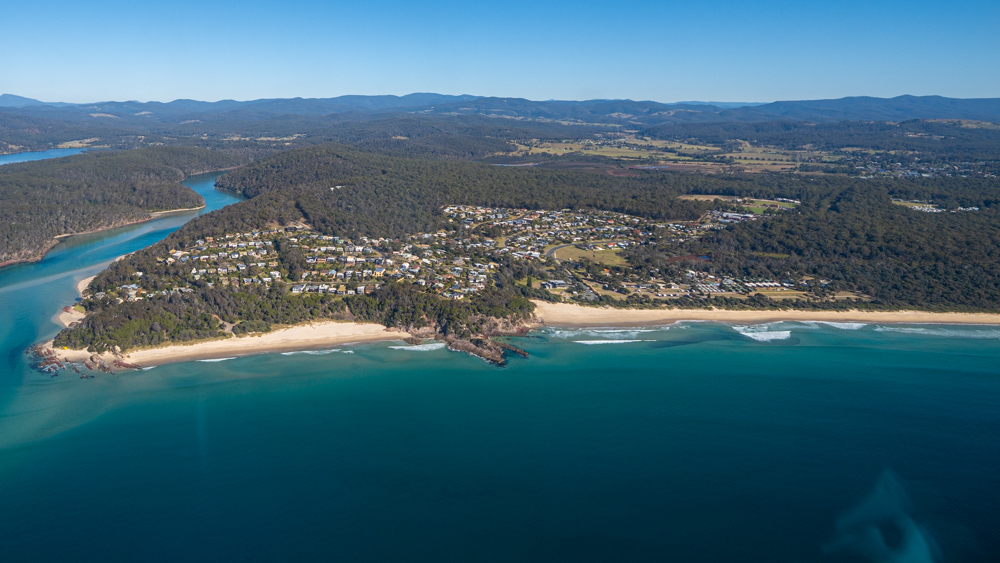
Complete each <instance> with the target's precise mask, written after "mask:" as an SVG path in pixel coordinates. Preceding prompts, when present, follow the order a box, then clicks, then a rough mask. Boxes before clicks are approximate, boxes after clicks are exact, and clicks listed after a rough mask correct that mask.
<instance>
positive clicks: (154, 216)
mask: <svg viewBox="0 0 1000 563" xmlns="http://www.w3.org/2000/svg"><path fill="white" fill-rule="evenodd" d="M204 208H205V206H204V205H202V206H200V207H181V208H178V209H170V210H167V211H150V212H149V217H146V218H145V219H140V220H138V221H130V222H128V223H122V224H121V225H113V226H110V227H104V228H101V229H94V230H92V231H83V232H80V233H66V234H62V235H56V236H55V237H53V239H52V241H51V242H50V243H49V244H48V246H46V247H45V248H43V249H42V250H41V251H40V252H39V254H37V255H35V256H32V257H30V258H19V259H17V260H8V261H6V262H0V268H6V267H7V266H14V265H17V264H34V263H35V262H41V261H42V260H44V259H45V256H46V255H48V253H49V251H50V250H52V249H53V248H55V247H56V246H58V245H59V243H61V242H63V239H65V238H69V237H76V236H82V235H92V234H94V233H100V232H104V231H110V230H111V229H120V228H122V227H130V226H132V225H140V224H142V223H145V222H147V221H152V220H153V219H158V218H159V217H161V216H163V215H169V214H171V213H181V212H183V211H198V210H199V209H204Z"/></svg>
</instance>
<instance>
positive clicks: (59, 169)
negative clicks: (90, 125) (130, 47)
mask: <svg viewBox="0 0 1000 563" xmlns="http://www.w3.org/2000/svg"><path fill="white" fill-rule="evenodd" d="M246 161H247V160H246V159H245V158H242V157H240V156H236V155H232V154H227V153H224V152H220V151H211V150H206V149H199V148H191V147H183V148H182V147H171V148H167V147H160V148H149V149H141V150H135V151H125V152H95V153H86V154H80V155H75V156H71V157H66V158H61V159H55V160H47V161H36V162H25V163H20V164H9V165H5V166H3V167H0V263H4V262H10V261H15V260H26V259H35V258H38V257H39V256H40V255H41V254H42V253H44V251H45V250H46V249H47V248H48V247H49V246H50V245H51V244H52V240H53V239H54V237H56V236H58V235H65V234H72V233H79V232H85V231H92V230H96V229H104V228H109V227H114V226H118V225H123V224H126V223H130V222H134V221H140V220H142V219H146V218H148V217H149V213H150V212H151V211H164V210H169V209H179V208H194V207H198V206H200V205H202V204H203V203H204V201H203V200H202V198H201V196H199V195H198V194H197V193H195V192H194V191H192V190H191V189H190V188H187V187H185V186H183V185H181V184H180V182H181V180H183V179H184V177H185V175H188V174H196V173H199V172H205V171H209V170H220V169H226V168H232V167H235V166H238V165H240V164H243V163H245V162H246Z"/></svg>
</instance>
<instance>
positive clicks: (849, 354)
mask: <svg viewBox="0 0 1000 563" xmlns="http://www.w3.org/2000/svg"><path fill="white" fill-rule="evenodd" d="M213 178H214V177H213V176H205V177H200V178H195V179H192V181H190V182H189V185H192V186H193V187H195V189H197V190H198V191H199V192H201V193H203V194H204V195H206V198H209V197H211V198H212V199H211V200H210V202H209V209H212V208H216V207H218V206H220V205H223V204H225V203H227V202H229V201H232V198H231V196H227V195H225V194H221V193H219V192H215V191H214V190H213V189H212V187H211V186H212V182H213V181H214V180H213ZM183 220H184V219H183V218H178V217H172V218H167V219H163V220H159V221H156V222H150V223H147V224H144V225H139V226H135V227H129V228H126V229H120V230H116V231H111V232H108V233H104V234H100V235H92V236H89V237H80V238H79V239H71V240H70V241H69V242H68V244H64V245H60V246H59V247H57V248H56V249H55V250H54V251H53V252H52V253H50V255H49V256H48V257H47V258H46V259H45V260H44V261H42V262H40V263H38V264H34V265H26V266H17V267H14V268H9V269H4V270H0V311H2V313H3V314H2V315H0V351H2V356H0V559H3V560H4V561H176V560H197V561H219V560H224V561H275V560H279V561H286V560H346V561H352V560H370V561H387V560H388V561H393V560H433V561H482V560H489V561H509V560H532V561H552V560H558V561H608V560H615V561H626V560H629V561H636V560H640V561H646V560H661V561H788V562H800V561H871V560H876V559H875V558H876V557H877V556H879V553H878V552H876V551H872V550H871V547H872V546H871V545H868V544H865V543H864V541H862V540H859V539H858V537H860V536H859V535H858V534H855V532H857V531H858V530H862V531H866V533H868V532H867V531H869V528H872V527H877V529H878V530H880V533H881V534H882V536H881V537H883V538H884V540H885V541H884V543H885V544H886V545H885V546H884V547H886V549H888V550H889V553H896V552H902V551H904V550H905V549H909V552H908V554H909V555H914V554H915V555H914V556H915V557H916V558H910V559H888V560H898V561H995V560H997V557H998V554H1000V510H998V507H1000V469H998V468H1000V327H960V326H891V325H874V324H872V325H861V324H852V323H848V324H824V323H772V324H768V325H759V326H746V327H733V326H728V325H724V324H716V323H681V324H677V325H671V326H667V327H649V328H642V329H622V328H607V329H567V328H547V329H544V330H541V331H538V332H537V333H535V334H534V335H533V336H532V337H530V338H520V339H516V340H515V342H516V344H517V345H518V346H521V347H523V348H525V349H526V350H528V351H529V352H530V354H531V356H530V357H529V358H527V359H521V358H514V359H512V361H511V362H510V364H509V366H508V367H505V368H496V367H492V366H490V365H488V364H486V363H484V362H482V361H481V360H479V359H476V358H473V357H469V356H466V355H464V354H460V353H454V352H450V351H448V350H446V349H443V348H441V347H440V346H435V345H425V346H420V347H411V346H406V345H404V344H402V343H399V342H395V343H392V342H390V343H376V344H365V345H357V346H339V347H336V348H332V349H330V350H323V351H313V352H309V353H290V354H266V355H260V356H252V357H245V358H235V359H229V360H224V361H216V362H189V363H184V364H176V365H169V366H160V367H156V368H153V369H149V370H146V371H142V372H134V371H132V372H121V373H119V374H116V375H113V376H108V375H101V376H98V377H97V378H96V379H93V380H80V379H76V378H75V376H74V375H72V374H64V375H60V376H59V377H57V378H48V377H45V376H41V375H39V374H36V373H33V372H31V371H29V370H27V368H26V367H25V365H24V362H23V359H22V358H23V355H22V353H21V351H22V350H23V348H24V346H26V345H28V344H31V343H33V342H35V341H38V340H40V339H42V338H45V337H48V336H51V335H52V334H54V333H55V332H56V331H57V330H58V328H57V327H56V326H55V325H54V324H52V323H51V321H50V317H51V315H52V314H54V313H55V312H56V310H57V309H58V308H59V306H60V305H62V304H65V303H68V302H72V300H73V298H74V297H75V291H74V288H73V286H74V285H75V280H78V279H82V278H84V277H87V276H89V275H93V273H95V272H96V271H98V270H99V269H100V268H101V267H103V265H104V264H106V263H107V261H108V260H110V259H112V258H114V257H115V256H118V255H120V254H123V253H125V252H128V251H130V250H134V249H135V248H139V247H141V246H144V245H147V244H149V243H151V242H153V241H155V240H157V239H158V238H161V237H162V236H164V235H165V234H166V233H167V232H169V230H171V229H173V228H176V226H177V225H179V224H180V223H181V222H183ZM887 470H888V471H889V472H891V473H886V471H887ZM885 475H893V476H894V477H892V478H890V479H889V480H888V481H887V480H886V477H885ZM880 479H882V480H881V481H880ZM877 483H879V485H878V486H877V485H876V484H877ZM886 483H889V485H886ZM873 488H874V491H873ZM904 496H905V499H902V498H901V497H904ZM852 507H854V512H853V513H850V512H849V511H851V510H852ZM873 507H874V508H873ZM845 514H846V515H847V517H846V519H845ZM838 518H840V528H838V524H837V522H838ZM859 521H860V522H861V523H860V524H859V523H858V522H859ZM887 522H888V523H887ZM910 522H912V523H915V526H916V527H912V529H913V530H918V533H916V535H915V536H914V535H913V534H909V535H908V532H907V530H909V529H911V528H907V526H906V525H905V524H906V523H910ZM869 523H871V525H869ZM894 524H895V527H894ZM861 535H864V534H861ZM870 535H871V534H868V536H870ZM868 536H866V537H868ZM914 537H915V538H917V540H919V541H916V540H914V539H913V538H914ZM835 544H837V545H841V546H843V545H848V548H846V549H840V550H836V549H834V550H832V551H831V546H834V545H835ZM851 546H853V547H851ZM914 546H916V547H914ZM922 546H926V547H927V549H926V550H923V551H921V549H922ZM824 547H826V548H827V549H826V550H824ZM918 548H921V549H918ZM882 559H883V560H887V558H885V557H882Z"/></svg>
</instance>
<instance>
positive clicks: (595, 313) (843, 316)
mask: <svg viewBox="0 0 1000 563" xmlns="http://www.w3.org/2000/svg"><path fill="white" fill-rule="evenodd" d="M532 303H534V304H535V307H536V308H535V316H536V317H538V318H539V319H541V321H542V322H543V323H544V324H546V325H550V326H570V327H573V326H579V327H584V326H591V327H593V326H648V325H658V324H668V323H675V322H678V321H718V322H723V323H770V322H777V321H830V322H863V323H903V324H966V325H1000V314H997V313H932V312H927V311H803V310H786V311H732V310H726V309H611V308H608V309H603V308H596V307H584V306H582V305H572V304H569V303H547V302H545V301H534V300H533V301H532Z"/></svg>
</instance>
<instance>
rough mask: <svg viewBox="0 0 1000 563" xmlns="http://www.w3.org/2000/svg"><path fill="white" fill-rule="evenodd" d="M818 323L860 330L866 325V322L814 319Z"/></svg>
mask: <svg viewBox="0 0 1000 563" xmlns="http://www.w3.org/2000/svg"><path fill="white" fill-rule="evenodd" d="M815 322H817V323H819V324H824V325H826V326H832V327H833V328H839V329H841V330H861V329H863V328H865V327H866V326H868V323H835V322H833V321H815Z"/></svg>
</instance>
